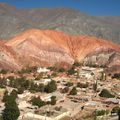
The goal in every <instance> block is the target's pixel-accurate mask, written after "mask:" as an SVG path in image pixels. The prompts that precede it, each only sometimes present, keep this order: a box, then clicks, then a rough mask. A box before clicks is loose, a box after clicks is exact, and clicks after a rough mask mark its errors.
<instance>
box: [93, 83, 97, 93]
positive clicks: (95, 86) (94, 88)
mask: <svg viewBox="0 0 120 120" xmlns="http://www.w3.org/2000/svg"><path fill="white" fill-rule="evenodd" d="M93 90H94V91H95V92H96V91H97V82H96V83H94V84H93Z"/></svg>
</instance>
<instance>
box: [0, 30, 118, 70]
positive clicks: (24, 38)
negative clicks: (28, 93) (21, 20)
mask: <svg viewBox="0 0 120 120" xmlns="http://www.w3.org/2000/svg"><path fill="white" fill-rule="evenodd" d="M2 46H3V47H4V51H5V52H4V51H3V52H4V54H6V56H7V57H8V58H4V59H7V61H5V65H6V64H7V63H9V62H10V64H9V65H12V66H14V67H16V69H18V68H21V67H25V66H27V67H28V66H36V65H37V66H53V65H55V66H63V67H68V66H70V65H72V64H73V63H74V61H75V60H78V61H81V62H84V63H89V62H92V64H93V63H94V64H96V62H98V61H100V63H101V61H105V62H102V63H101V64H108V62H109V59H110V57H111V56H112V54H113V53H114V54H115V53H117V54H119V53H120V46H118V45H115V44H113V43H111V42H108V41H105V40H102V39H98V38H96V37H89V36H70V35H66V34H64V33H62V32H58V31H54V30H37V29H31V30H27V31H25V32H23V33H21V34H19V35H17V36H15V37H13V38H12V39H10V40H9V41H8V42H6V43H4V44H3V43H0V47H1V48H2ZM8 49H9V50H8ZM1 51H2V50H1ZM9 53H10V54H9ZM101 55H102V57H103V56H104V55H105V56H108V58H107V57H106V59H105V60H104V59H102V57H101ZM92 57H94V59H93V58H92ZM103 58H104V57H103ZM4 59H0V64H3V63H2V62H4ZM116 59H117V58H116ZM98 64H99V63H98ZM109 64H111V63H109ZM1 66H2V65H1ZM8 68H9V67H8Z"/></svg>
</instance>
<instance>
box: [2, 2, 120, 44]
mask: <svg viewBox="0 0 120 120" xmlns="http://www.w3.org/2000/svg"><path fill="white" fill-rule="evenodd" d="M31 28H37V29H52V30H59V31H63V32H65V33H67V34H70V35H89V36H96V37H98V38H103V39H106V40H111V41H113V42H115V43H118V44H119V43H120V17H119V16H118V17H113V16H111V17H110V16H90V15H87V14H84V13H81V12H80V11H78V10H73V9H70V8H55V9H47V8H46V9H17V8H15V7H14V6H11V5H8V4H6V3H0V38H1V39H9V38H10V37H13V36H14V35H16V34H18V33H21V32H23V31H24V30H27V29H31Z"/></svg>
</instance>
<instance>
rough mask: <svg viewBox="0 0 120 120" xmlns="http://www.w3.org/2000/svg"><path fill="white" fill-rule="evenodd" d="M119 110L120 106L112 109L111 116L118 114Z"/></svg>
mask: <svg viewBox="0 0 120 120" xmlns="http://www.w3.org/2000/svg"><path fill="white" fill-rule="evenodd" d="M119 109H120V107H119V106H115V107H114V108H113V109H112V111H111V114H113V113H116V114H117V113H118V110H119Z"/></svg>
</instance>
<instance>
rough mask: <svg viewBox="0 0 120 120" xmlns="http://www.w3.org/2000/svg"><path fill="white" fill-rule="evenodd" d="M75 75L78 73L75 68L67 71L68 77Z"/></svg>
mask: <svg viewBox="0 0 120 120" xmlns="http://www.w3.org/2000/svg"><path fill="white" fill-rule="evenodd" d="M75 73H76V71H75V69H74V68H73V67H72V68H71V69H69V70H68V71H67V74H68V75H73V74H75Z"/></svg>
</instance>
